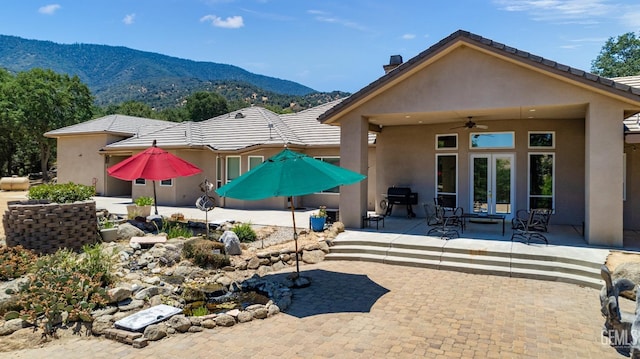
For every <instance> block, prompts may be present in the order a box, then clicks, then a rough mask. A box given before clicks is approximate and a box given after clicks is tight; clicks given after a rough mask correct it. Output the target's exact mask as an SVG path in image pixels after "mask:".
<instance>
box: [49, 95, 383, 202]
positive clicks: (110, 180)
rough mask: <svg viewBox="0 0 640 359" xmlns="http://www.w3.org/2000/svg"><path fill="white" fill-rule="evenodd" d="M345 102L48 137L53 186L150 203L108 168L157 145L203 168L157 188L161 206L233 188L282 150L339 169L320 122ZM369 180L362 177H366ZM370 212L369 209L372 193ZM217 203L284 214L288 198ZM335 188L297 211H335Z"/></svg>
mask: <svg viewBox="0 0 640 359" xmlns="http://www.w3.org/2000/svg"><path fill="white" fill-rule="evenodd" d="M341 101H342V100H335V101H332V102H330V103H327V104H323V105H319V106H316V107H313V108H310V109H307V110H304V111H300V112H298V113H293V114H284V115H278V114H275V113H274V112H272V111H269V110H267V109H265V108H262V107H258V106H252V107H247V108H244V109H241V110H238V111H234V112H231V113H227V114H224V115H221V116H218V117H214V118H211V119H209V120H206V121H202V122H181V123H175V122H166V121H157V120H149V119H144V118H137V117H130V116H122V115H111V116H106V117H102V118H98V119H94V120H91V121H87V122H84V123H81V124H77V125H73V126H69V127H65V128H61V129H58V130H55V131H50V132H47V133H46V134H45V136H47V137H53V138H57V140H58V144H57V146H58V147H57V150H58V157H57V166H58V181H59V182H61V183H63V182H69V181H72V182H75V183H81V184H86V185H94V186H95V187H96V191H97V192H98V193H100V194H102V195H105V196H131V197H132V198H137V197H140V196H150V195H151V194H152V192H153V187H152V183H151V181H145V180H143V179H138V180H135V181H123V180H119V179H117V178H114V177H111V176H109V175H108V174H107V172H106V169H107V168H108V167H110V166H113V165H115V164H116V163H119V162H121V161H123V160H124V159H126V158H128V157H130V156H132V155H133V154H136V153H138V152H141V151H143V150H144V149H146V148H148V147H150V146H151V145H152V143H153V141H154V140H156V141H157V146H158V147H160V148H162V149H165V150H167V151H169V152H171V153H173V154H174V155H177V156H179V157H181V158H183V159H185V160H187V161H189V162H191V163H193V164H195V165H196V166H198V167H199V168H200V169H202V171H203V172H202V173H201V174H198V175H194V176H190V177H182V178H175V179H167V180H165V181H161V182H160V183H157V184H156V190H157V198H158V204H160V205H176V206H183V205H186V206H189V205H195V202H196V200H197V199H198V197H200V196H201V195H202V194H203V193H202V191H201V189H200V188H201V186H200V184H201V183H202V182H203V181H204V180H205V179H207V180H209V181H210V182H212V183H215V186H216V187H220V186H222V185H223V184H225V183H227V182H229V181H232V180H233V179H235V178H237V177H238V176H240V175H241V174H243V173H245V172H247V171H249V170H250V169H251V168H253V167H254V166H257V165H258V164H260V163H262V162H263V161H264V160H265V159H267V158H269V157H271V156H273V155H275V154H277V153H278V152H280V151H281V150H282V149H283V148H284V147H285V146H287V147H288V148H290V149H291V150H294V151H298V152H302V153H304V154H306V155H308V156H311V157H315V158H318V159H320V160H323V161H327V162H330V163H333V164H336V165H340V157H339V155H340V149H339V146H340V128H339V127H336V126H330V125H324V124H321V123H320V122H319V121H318V116H320V114H322V113H324V112H326V111H327V110H328V109H329V108H331V107H332V106H335V105H336V104H338V103H339V102H341ZM374 146H375V135H374V134H368V135H367V148H368V151H371V154H370V158H371V161H372V162H371V163H369V164H368V167H370V168H371V173H373V170H374V168H375V163H374V162H373V161H375V156H374V152H375V149H374ZM365 173H367V172H365ZM374 189H375V187H372V188H371V191H372V193H371V194H370V196H369V198H370V200H369V202H370V203H369V208H371V209H373V208H374V198H375V196H374V194H373V190H374ZM211 195H212V196H214V197H215V198H216V200H217V201H216V204H217V205H218V206H222V207H229V208H239V209H285V208H287V207H288V206H289V202H288V199H287V198H271V199H265V200H261V201H239V200H234V199H229V198H219V197H218V196H217V195H216V194H215V193H211ZM338 204H339V189H338V188H333V189H329V190H327V191H325V192H322V193H316V194H311V195H307V196H302V197H301V198H296V199H294V205H295V206H296V208H299V207H306V208H317V207H319V206H327V207H328V208H336V209H337V208H338Z"/></svg>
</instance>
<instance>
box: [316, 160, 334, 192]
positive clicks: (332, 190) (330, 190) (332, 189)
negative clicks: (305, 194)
mask: <svg viewBox="0 0 640 359" xmlns="http://www.w3.org/2000/svg"><path fill="white" fill-rule="evenodd" d="M314 158H315V159H317V160H320V161H323V162H327V163H331V164H332V165H335V166H340V157H314ZM320 193H340V187H333V188H329V189H327V190H324V191H322V192H320Z"/></svg>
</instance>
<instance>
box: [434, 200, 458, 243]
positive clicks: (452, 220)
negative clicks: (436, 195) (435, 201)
mask: <svg viewBox="0 0 640 359" xmlns="http://www.w3.org/2000/svg"><path fill="white" fill-rule="evenodd" d="M454 213H456V212H455V211H451V210H449V211H448V210H447V209H445V208H444V207H440V206H437V207H436V218H437V220H438V223H437V224H434V225H433V226H432V227H431V228H430V229H429V230H428V231H427V235H428V236H431V235H434V234H436V235H438V236H439V237H440V239H449V238H452V236H453V235H454V234H455V235H456V237H460V232H458V229H457V228H458V227H460V226H461V224H460V223H461V221H462V218H461V217H457V216H455V215H454Z"/></svg>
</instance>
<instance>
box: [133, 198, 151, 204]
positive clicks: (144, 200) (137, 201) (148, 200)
mask: <svg viewBox="0 0 640 359" xmlns="http://www.w3.org/2000/svg"><path fill="white" fill-rule="evenodd" d="M133 203H135V204H136V206H153V198H152V197H146V196H141V197H138V198H136V199H135V200H134V201H133Z"/></svg>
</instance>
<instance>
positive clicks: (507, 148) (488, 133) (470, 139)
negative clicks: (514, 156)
mask: <svg viewBox="0 0 640 359" xmlns="http://www.w3.org/2000/svg"><path fill="white" fill-rule="evenodd" d="M504 133H510V134H511V146H509V147H473V141H472V138H473V136H474V135H492V134H496V135H499V134H504ZM514 148H516V133H515V132H514V131H496V132H471V133H469V150H471V151H477V150H480V151H482V150H512V149H514Z"/></svg>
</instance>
